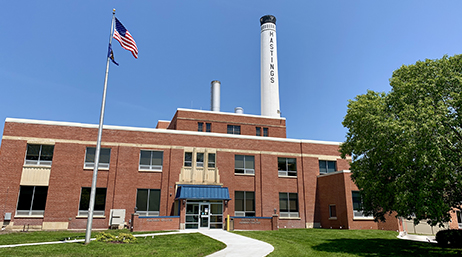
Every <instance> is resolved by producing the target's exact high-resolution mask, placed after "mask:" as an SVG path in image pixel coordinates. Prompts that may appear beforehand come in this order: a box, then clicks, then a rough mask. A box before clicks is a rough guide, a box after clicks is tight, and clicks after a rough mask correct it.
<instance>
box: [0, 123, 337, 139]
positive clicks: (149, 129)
mask: <svg viewBox="0 0 462 257" xmlns="http://www.w3.org/2000/svg"><path fill="white" fill-rule="evenodd" d="M5 122H14V123H26V124H39V125H53V126H68V127H80V128H93V129H97V128H98V125H96V124H86V123H79V122H65V121H48V120H32V119H16V118H6V119H5ZM103 129H111V130H126V131H139V132H152V133H164V134H178V135H195V136H211V137H225V138H239V139H253V140H263V141H277V142H290V143H310V144H321V145H340V144H342V142H333V141H318V140H307V139H291V138H279V137H259V136H248V135H232V134H223V133H211V132H198V131H186V130H172V129H156V128H140V127H128V126H113V125H103Z"/></svg>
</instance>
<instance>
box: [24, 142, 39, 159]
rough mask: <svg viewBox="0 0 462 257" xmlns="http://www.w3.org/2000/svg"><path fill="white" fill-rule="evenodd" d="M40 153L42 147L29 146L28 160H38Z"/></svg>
mask: <svg viewBox="0 0 462 257" xmlns="http://www.w3.org/2000/svg"><path fill="white" fill-rule="evenodd" d="M39 153H40V145H27V155H26V160H38V159H39Z"/></svg>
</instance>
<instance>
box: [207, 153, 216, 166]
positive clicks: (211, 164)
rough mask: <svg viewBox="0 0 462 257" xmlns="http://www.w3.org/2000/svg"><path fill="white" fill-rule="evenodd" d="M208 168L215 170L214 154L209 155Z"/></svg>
mask: <svg viewBox="0 0 462 257" xmlns="http://www.w3.org/2000/svg"><path fill="white" fill-rule="evenodd" d="M208 167H209V168H215V154H214V153H209V164H208Z"/></svg>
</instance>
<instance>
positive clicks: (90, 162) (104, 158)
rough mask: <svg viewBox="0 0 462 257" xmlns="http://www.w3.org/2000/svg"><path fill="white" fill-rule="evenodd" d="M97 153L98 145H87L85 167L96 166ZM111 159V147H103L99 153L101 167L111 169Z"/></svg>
mask: <svg viewBox="0 0 462 257" xmlns="http://www.w3.org/2000/svg"><path fill="white" fill-rule="evenodd" d="M95 154H96V147H87V153H86V154H85V165H84V168H94V167H95ZM110 159H111V148H101V150H100V153H99V165H98V168H99V169H109V161H110Z"/></svg>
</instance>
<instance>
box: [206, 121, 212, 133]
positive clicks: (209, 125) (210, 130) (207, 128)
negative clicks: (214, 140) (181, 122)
mask: <svg viewBox="0 0 462 257" xmlns="http://www.w3.org/2000/svg"><path fill="white" fill-rule="evenodd" d="M205 132H212V123H205Z"/></svg>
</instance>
